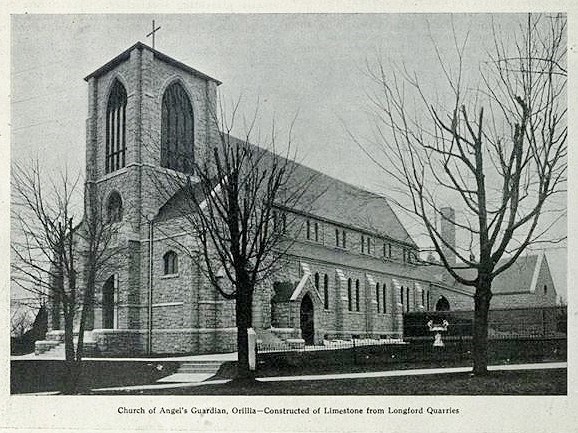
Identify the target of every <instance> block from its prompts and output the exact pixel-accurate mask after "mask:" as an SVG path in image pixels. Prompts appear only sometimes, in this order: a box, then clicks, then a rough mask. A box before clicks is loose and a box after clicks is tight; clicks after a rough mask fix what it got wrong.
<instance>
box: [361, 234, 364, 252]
mask: <svg viewBox="0 0 578 433" xmlns="http://www.w3.org/2000/svg"><path fill="white" fill-rule="evenodd" d="M361 252H362V253H364V252H365V237H364V236H363V235H361Z"/></svg>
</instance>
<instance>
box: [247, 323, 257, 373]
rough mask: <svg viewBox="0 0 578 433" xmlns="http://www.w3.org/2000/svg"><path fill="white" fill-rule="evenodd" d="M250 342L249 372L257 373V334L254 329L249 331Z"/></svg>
mask: <svg viewBox="0 0 578 433" xmlns="http://www.w3.org/2000/svg"><path fill="white" fill-rule="evenodd" d="M247 338H248V340H249V370H251V371H255V370H256V368H257V359H256V358H257V334H256V332H255V330H254V329H253V328H249V329H247Z"/></svg>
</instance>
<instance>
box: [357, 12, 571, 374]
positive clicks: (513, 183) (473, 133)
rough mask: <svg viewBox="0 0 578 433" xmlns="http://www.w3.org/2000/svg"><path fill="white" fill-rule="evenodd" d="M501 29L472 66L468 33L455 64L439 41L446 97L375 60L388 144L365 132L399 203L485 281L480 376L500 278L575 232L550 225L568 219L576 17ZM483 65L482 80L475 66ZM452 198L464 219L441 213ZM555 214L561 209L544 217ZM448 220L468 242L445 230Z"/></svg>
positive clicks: (457, 273) (462, 270)
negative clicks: (569, 52) (474, 82)
mask: <svg viewBox="0 0 578 433" xmlns="http://www.w3.org/2000/svg"><path fill="white" fill-rule="evenodd" d="M492 28H493V30H494V31H493V36H494V39H493V49H492V50H491V52H490V53H489V54H488V57H487V58H486V59H484V61H482V62H480V64H479V65H475V64H474V65H473V66H474V67H473V68H471V66H472V65H470V64H468V63H467V62H466V60H465V58H466V56H467V53H468V37H467V36H466V37H465V38H464V40H463V42H460V41H458V39H459V38H458V37H457V36H456V31H455V29H453V40H454V44H455V45H454V46H455V53H456V57H457V62H456V63H455V65H452V64H451V63H450V62H447V61H445V60H444V58H443V55H442V53H441V51H440V50H439V48H438V46H437V45H435V43H434V45H435V49H436V52H437V57H438V60H439V63H440V66H441V71H442V73H443V75H444V77H445V80H446V82H447V84H448V92H447V93H446V94H445V95H444V97H445V98H446V99H445V100H446V101H448V102H447V103H445V104H444V99H443V97H442V98H441V102H440V100H434V98H432V97H430V96H429V93H428V90H429V89H427V87H426V86H424V85H423V83H422V82H420V80H419V78H418V76H417V75H416V74H415V73H410V72H408V71H407V69H405V68H397V69H395V68H394V69H393V70H392V71H391V72H390V71H389V70H388V68H386V66H385V65H384V63H383V62H377V65H376V66H375V67H374V66H371V65H370V66H369V68H368V70H369V72H370V76H371V78H372V79H373V81H374V83H376V84H377V88H378V90H377V91H376V92H375V93H373V94H370V101H371V104H372V106H373V108H374V109H375V114H376V117H377V122H376V123H377V129H376V131H377V137H378V140H376V143H377V144H378V146H379V148H378V149H379V150H377V151H376V150H375V148H374V147H372V144H369V142H363V143H361V142H360V140H357V139H356V141H357V142H358V144H359V145H360V146H361V147H362V149H363V150H364V151H365V152H366V153H367V155H369V156H370V157H371V158H372V159H373V161H374V162H376V163H377V164H378V165H379V166H380V167H381V168H382V169H383V170H385V171H386V172H387V173H388V174H389V175H390V176H391V177H392V178H393V179H395V181H397V183H398V186H401V188H402V190H403V192H404V194H405V197H403V198H399V199H398V204H400V206H402V207H403V208H404V209H405V210H407V211H409V212H410V213H411V214H413V215H415V216H417V217H418V219H419V220H421V223H422V224H423V226H424V227H425V230H426V232H427V234H428V236H429V238H430V239H431V242H432V244H433V248H434V249H435V251H436V252H437V254H438V255H439V257H440V261H441V264H442V265H443V267H444V268H445V269H446V270H447V272H449V274H450V275H451V276H452V277H453V278H454V279H455V280H456V281H457V282H459V283H461V284H463V285H466V286H471V287H474V288H475V294H474V301H475V314H474V317H475V321H474V335H473V372H474V374H485V373H486V372H487V345H488V309H489V306H490V300H491V298H492V281H493V280H494V278H495V277H496V276H497V275H499V274H500V273H502V272H504V271H506V270H507V269H508V268H509V267H510V266H512V264H513V263H514V262H515V261H516V260H517V259H518V257H519V256H520V255H521V254H522V253H523V252H524V251H525V250H526V249H527V248H528V247H530V246H532V245H536V244H539V243H544V242H559V241H561V240H563V239H564V238H565V235H564V236H561V237H559V238H555V237H554V236H553V235H552V233H551V230H550V229H551V227H552V226H553V225H554V224H555V223H556V222H557V221H558V220H559V219H560V218H563V217H564V211H560V210H553V209H552V205H553V204H554V203H555V196H556V195H563V194H565V186H566V170H567V163H566V156H567V147H566V137H567V124H566V111H567V103H566V79H567V74H566V17H565V16H564V15H556V16H549V15H528V16H527V18H526V19H524V20H523V21H522V22H521V23H520V25H519V27H516V26H513V27H512V28H508V29H507V31H506V30H503V29H502V30H499V29H497V28H496V26H495V25H493V23H492ZM478 66H479V72H480V74H479V76H480V81H479V83H480V84H479V85H478V86H477V88H476V87H475V86H471V85H468V83H467V81H468V80H467V77H466V75H467V74H466V73H465V72H464V70H465V69H466V68H467V67H469V70H472V69H473V70H475V69H476V67H478ZM439 90H440V89H438V91H439ZM354 139H355V137H354ZM374 144H375V143H374ZM447 203H452V206H458V207H459V208H458V213H457V214H458V215H459V217H453V216H452V214H451V213H446V212H442V209H443V208H444V207H445V206H447ZM549 206H550V207H549ZM548 212H558V213H557V214H556V215H555V216H554V217H552V218H550V219H549V220H548V221H545V220H544V215H545V214H546V213H548ZM439 221H446V222H449V223H450V224H453V225H454V226H455V228H456V230H457V231H458V232H459V233H461V234H467V236H468V238H467V239H468V241H467V242H465V243H464V242H462V246H456V245H454V244H452V243H451V242H449V241H448V240H447V239H444V237H443V236H442V233H441V231H440V229H439V228H438V224H436V222H439ZM455 258H457V260H455ZM468 270H469V272H468ZM471 275H473V276H471Z"/></svg>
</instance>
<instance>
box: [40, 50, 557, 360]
mask: <svg viewBox="0 0 578 433" xmlns="http://www.w3.org/2000/svg"><path fill="white" fill-rule="evenodd" d="M86 81H87V82H88V94H89V98H88V105H89V117H88V120H87V148H86V164H87V185H88V186H89V188H92V191H93V192H94V193H98V194H100V195H102V196H104V197H107V209H108V212H109V218H110V219H111V220H113V221H117V222H118V223H119V224H120V225H121V226H122V230H121V234H120V235H119V243H118V245H117V246H116V247H117V249H118V259H117V261H116V262H115V263H113V264H110V272H109V274H108V275H107V277H106V278H105V279H104V280H103V281H102V282H101V283H100V288H99V289H98V290H97V293H96V300H95V303H96V305H97V308H95V311H94V314H93V315H92V316H91V320H90V323H89V324H88V328H87V329H90V330H91V334H92V335H91V336H90V341H94V342H95V344H96V348H97V351H98V352H99V353H100V354H103V355H115V354H145V353H207V352H215V351H226V350H234V349H235V342H236V328H235V308H234V301H227V300H225V299H223V298H222V297H221V296H220V295H219V293H218V292H217V290H216V289H215V288H213V287H211V286H210V284H209V282H208V281H207V279H206V278H204V277H203V273H202V272H201V268H199V264H198V263H196V262H195V261H193V260H192V259H191V255H190V254H188V252H190V249H194V248H195V242H196V240H195V234H194V233H191V231H190V230H183V228H182V227H183V225H182V224H181V222H182V215H180V214H179V212H176V211H175V210H176V209H177V208H178V205H179V201H180V200H183V197H182V196H180V195H179V193H178V192H176V193H175V194H174V195H173V196H172V197H171V198H170V199H169V200H168V201H167V200H163V199H162V198H161V195H160V194H158V186H156V185H155V184H154V179H155V177H158V176H157V175H158V173H164V174H166V173H167V172H169V173H173V172H174V173H178V172H187V171H189V169H190V164H189V163H188V162H187V161H190V159H191V158H201V159H202V158H207V152H208V151H209V149H210V148H211V143H212V142H213V141H214V140H215V139H217V136H218V131H217V130H216V126H215V125H214V123H213V122H212V118H211V115H210V112H211V109H212V108H213V107H215V106H216V95H217V92H216V88H217V86H218V85H219V84H220V82H219V81H217V80H215V79H213V78H211V77H209V76H207V75H205V74H203V73H201V72H199V71H196V70H195V69H193V68H191V67H189V66H186V65H184V64H182V63H180V62H178V61H176V60H174V59H172V58H170V57H168V56H166V55H165V54H162V53H160V52H158V51H156V50H154V49H152V48H150V47H148V46H146V45H144V44H142V43H140V42H139V43H137V44H135V45H133V46H132V47H130V48H129V49H127V50H126V51H124V52H123V53H121V54H120V55H119V56H117V57H116V58H114V59H113V60H111V61H110V62H108V63H106V64H105V65H103V66H102V67H100V68H99V69H97V70H96V71H95V72H93V73H92V74H90V75H89V76H87V77H86ZM175 125H176V126H175ZM175 143H176V144H175ZM297 168H298V170H297V175H299V173H301V175H303V176H306V175H309V174H311V173H316V174H317V176H318V178H317V179H316V182H315V188H316V189H318V190H319V191H322V192H323V194H321V195H320V197H319V199H318V200H317V201H315V203H314V205H313V207H312V208H310V209H307V210H305V209H283V208H279V209H278V211H279V213H280V214H281V213H284V214H286V215H287V214H290V215H291V217H292V219H294V220H295V221H296V223H297V224H296V226H295V225H294V226H293V227H288V228H287V232H286V235H287V236H291V237H293V238H294V239H295V243H294V244H293V246H292V247H291V249H290V251H289V253H288V254H287V256H286V257H285V258H284V261H283V265H284V266H283V269H282V271H281V272H279V273H278V274H276V275H275V276H274V277H272V278H271V281H270V282H268V283H266V284H262V285H261V286H260V287H258V289H257V291H256V293H255V296H254V308H253V325H254V327H255V328H256V330H257V332H258V334H259V335H260V336H261V338H264V339H268V340H269V341H271V340H272V341H279V340H284V339H288V338H302V339H303V340H305V343H307V344H313V343H315V344H321V343H322V342H323V340H324V339H349V338H352V337H371V338H385V337H391V336H394V337H395V336H400V335H401V333H402V329H401V320H400V317H401V314H402V313H403V312H409V311H421V310H424V309H425V310H434V309H456V308H459V309H472V308H473V299H472V291H471V290H470V289H464V288H462V287H455V286H454V285H453V284H447V283H446V282H444V281H441V280H439V279H436V278H432V271H431V269H430V268H429V267H426V266H422V264H421V263H420V262H419V261H418V259H417V257H418V254H419V250H418V247H417V245H416V244H415V242H414V241H413V240H412V238H411V237H410V236H409V234H408V232H407V231H406V229H405V228H404V226H403V225H402V224H401V222H400V221H399V220H398V219H397V217H396V215H395V214H394V212H393V211H392V209H391V207H390V206H389V204H388V202H387V201H386V199H385V198H383V197H381V196H379V195H376V194H373V193H370V192H367V191H364V190H363V189H360V188H357V187H354V186H352V185H349V184H347V183H344V182H342V181H340V180H337V179H334V178H331V177H329V176H326V175H323V174H321V173H317V172H315V171H314V170H312V169H310V168H307V167H305V166H302V165H298V167H297ZM297 226H298V229H297ZM186 250H189V251H186ZM539 280H540V281H543V279H539ZM550 281H551V279H550V280H548V282H546V283H544V284H545V285H548V287H550V285H551V283H550ZM551 291H552V293H554V288H553V286H552V288H551ZM554 296H555V295H554ZM49 324H50V326H51V329H52V337H51V338H54V336H55V335H58V334H59V331H58V330H59V328H61V327H62V325H61V323H59V317H58V316H55V317H53V318H52V320H50V321H49ZM60 332H61V331H60Z"/></svg>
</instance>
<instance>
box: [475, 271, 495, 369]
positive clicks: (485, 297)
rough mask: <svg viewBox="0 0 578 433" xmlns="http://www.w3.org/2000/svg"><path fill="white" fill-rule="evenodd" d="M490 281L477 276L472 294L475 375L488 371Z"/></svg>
mask: <svg viewBox="0 0 578 433" xmlns="http://www.w3.org/2000/svg"><path fill="white" fill-rule="evenodd" d="M491 286H492V283H491V281H490V280H489V279H488V278H482V277H480V278H479V282H478V285H477V287H476V294H475V295H474V301H475V311H474V337H473V341H472V354H473V362H474V367H473V374H474V375H476V376H481V375H485V374H487V373H488V311H489V309H490V300H491V299H492V292H491Z"/></svg>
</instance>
